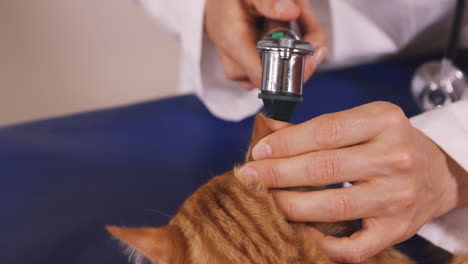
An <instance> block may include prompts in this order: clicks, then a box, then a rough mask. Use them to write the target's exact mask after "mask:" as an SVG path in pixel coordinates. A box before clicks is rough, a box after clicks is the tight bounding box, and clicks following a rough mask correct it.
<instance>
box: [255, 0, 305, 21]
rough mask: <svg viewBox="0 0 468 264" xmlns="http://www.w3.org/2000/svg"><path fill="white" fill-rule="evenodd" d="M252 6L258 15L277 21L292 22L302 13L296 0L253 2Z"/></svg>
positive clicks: (256, 0)
mask: <svg viewBox="0 0 468 264" xmlns="http://www.w3.org/2000/svg"><path fill="white" fill-rule="evenodd" d="M251 4H252V5H253V6H254V8H255V9H256V11H257V12H258V15H260V16H265V17H267V18H271V19H276V20H282V21H292V20H295V19H297V18H298V17H299V14H300V13H301V10H300V9H299V7H298V6H297V4H296V3H295V1H294V0H251Z"/></svg>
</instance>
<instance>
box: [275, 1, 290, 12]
mask: <svg viewBox="0 0 468 264" xmlns="http://www.w3.org/2000/svg"><path fill="white" fill-rule="evenodd" d="M292 4H293V2H292V1H291V0H277V1H276V3H275V7H274V8H275V11H276V13H277V14H282V13H283V12H284V10H285V9H287V8H289V6H291V5H292Z"/></svg>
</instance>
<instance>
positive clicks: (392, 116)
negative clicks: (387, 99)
mask: <svg viewBox="0 0 468 264" xmlns="http://www.w3.org/2000/svg"><path fill="white" fill-rule="evenodd" d="M387 104H388V105H387V106H386V107H385V108H384V109H383V111H385V112H384V113H385V122H386V123H387V124H388V125H389V126H401V125H403V124H405V123H406V122H407V118H406V115H405V113H404V112H403V110H402V109H401V108H400V107H399V106H397V105H394V104H390V103H387Z"/></svg>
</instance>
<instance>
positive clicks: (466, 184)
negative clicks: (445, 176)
mask: <svg viewBox="0 0 468 264" xmlns="http://www.w3.org/2000/svg"><path fill="white" fill-rule="evenodd" d="M445 156H446V159H447V165H448V169H449V171H450V173H451V174H452V176H453V177H454V179H455V181H456V182H457V196H458V197H457V199H458V200H457V205H456V207H461V206H463V205H466V204H468V172H467V171H466V170H465V169H464V168H463V167H461V166H460V165H459V164H458V163H457V162H456V161H455V160H453V159H452V158H451V157H450V156H449V155H447V154H445Z"/></svg>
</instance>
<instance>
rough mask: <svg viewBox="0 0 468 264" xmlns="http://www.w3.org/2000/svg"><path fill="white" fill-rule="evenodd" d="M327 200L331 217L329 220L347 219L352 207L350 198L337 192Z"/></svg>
mask: <svg viewBox="0 0 468 264" xmlns="http://www.w3.org/2000/svg"><path fill="white" fill-rule="evenodd" d="M329 201H330V202H329V208H328V209H329V212H330V216H331V217H332V219H331V220H332V221H335V222H338V221H343V220H348V218H349V215H350V213H351V212H352V207H353V206H352V203H351V202H350V200H349V199H348V198H347V197H346V196H345V195H343V194H341V193H337V194H335V195H334V198H333V199H330V200H329Z"/></svg>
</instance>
